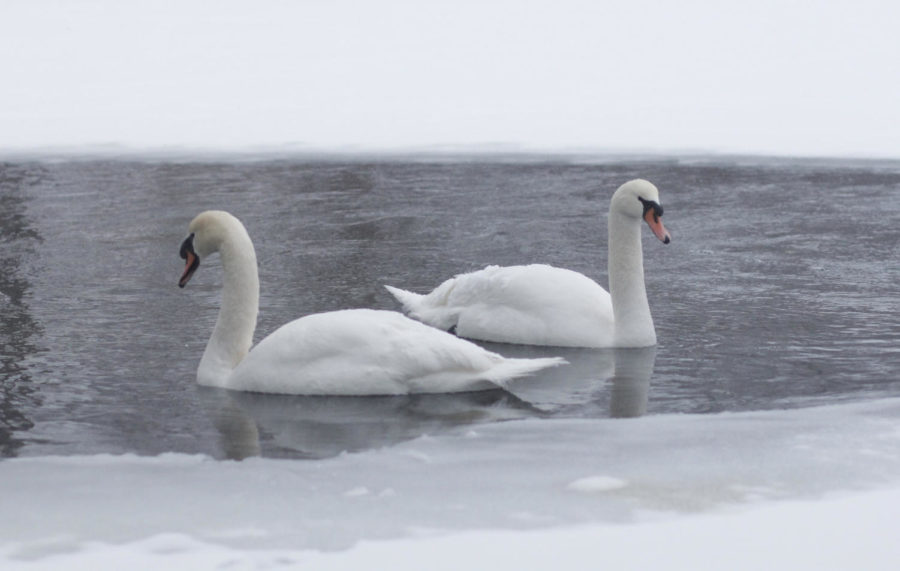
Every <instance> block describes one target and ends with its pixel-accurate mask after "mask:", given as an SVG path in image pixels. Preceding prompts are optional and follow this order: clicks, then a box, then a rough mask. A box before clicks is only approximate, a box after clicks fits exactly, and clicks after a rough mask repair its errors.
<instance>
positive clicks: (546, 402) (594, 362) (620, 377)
mask: <svg viewBox="0 0 900 571" xmlns="http://www.w3.org/2000/svg"><path fill="white" fill-rule="evenodd" d="M482 345H484V346H485V347H486V348H487V349H489V350H492V351H496V352H499V353H502V354H503V355H504V356H507V357H536V356H545V355H550V354H552V355H554V356H557V355H558V356H560V357H563V358H565V359H566V360H567V361H568V362H569V366H566V367H557V368H554V369H549V370H545V371H542V372H540V373H538V374H537V375H535V376H533V377H527V378H523V379H518V380H517V381H514V382H512V383H510V385H509V388H508V390H501V389H497V390H487V391H478V392H469V393H453V394H421V395H404V396H374V397H347V396H335V397H329V396H291V395H272V394H263V393H250V392H239V391H228V390H225V389H218V388H208V387H198V390H199V395H200V398H201V400H202V401H203V404H204V406H205V408H206V409H207V410H208V412H209V415H210V417H211V418H212V420H213V423H214V424H215V427H216V430H217V431H218V433H219V436H220V438H221V441H222V448H223V454H224V455H225V457H227V458H230V459H242V458H247V457H250V456H267V457H289V458H327V457H331V456H336V455H338V454H341V453H343V452H359V451H363V450H369V449H373V448H381V447H385V446H392V445H394V444H398V443H400V442H404V441H407V440H413V439H415V438H418V437H421V436H423V435H426V434H439V433H442V432H446V431H448V430H453V429H457V428H460V427H465V426H470V425H479V424H486V423H493V422H501V421H505V420H516V419H524V418H554V417H556V418H604V417H612V418H626V417H636V416H641V415H643V414H644V413H645V412H646V410H647V399H648V393H649V388H650V377H651V376H652V374H653V366H654V362H655V359H656V347H648V348H643V349H559V348H544V347H529V346H518V345H506V344H492V343H483V344H482Z"/></svg>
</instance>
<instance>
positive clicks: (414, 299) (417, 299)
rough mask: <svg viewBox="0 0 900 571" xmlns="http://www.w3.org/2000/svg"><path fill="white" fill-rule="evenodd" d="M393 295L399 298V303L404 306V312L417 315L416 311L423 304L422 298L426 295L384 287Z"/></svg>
mask: <svg viewBox="0 0 900 571" xmlns="http://www.w3.org/2000/svg"><path fill="white" fill-rule="evenodd" d="M384 287H385V289H387V290H388V291H389V292H391V295H392V296H394V297H395V298H397V301H399V302H400V304H401V305H402V306H403V311H405V312H406V313H415V311H416V309H417V308H418V307H419V305H420V304H421V303H422V298H423V297H425V296H424V295H421V294H418V293H413V292H411V291H406V290H405V289H400V288H398V287H394V286H389V285H386V286H384Z"/></svg>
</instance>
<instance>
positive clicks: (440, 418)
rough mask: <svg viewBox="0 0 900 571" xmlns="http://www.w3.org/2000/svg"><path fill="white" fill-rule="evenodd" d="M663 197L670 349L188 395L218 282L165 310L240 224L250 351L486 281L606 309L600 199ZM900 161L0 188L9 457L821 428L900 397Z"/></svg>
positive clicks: (136, 165) (2, 374) (88, 174)
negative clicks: (803, 422)
mask: <svg viewBox="0 0 900 571" xmlns="http://www.w3.org/2000/svg"><path fill="white" fill-rule="evenodd" d="M635 177H643V178H647V179H650V180H651V181H653V182H655V183H656V184H657V185H658V186H659V188H660V191H661V196H662V201H663V204H664V205H665V210H666V216H665V221H666V225H667V227H668V229H669V230H670V231H671V232H672V235H673V242H672V243H671V244H670V245H668V246H664V245H662V244H661V243H659V242H657V241H656V240H655V239H654V238H653V237H652V236H650V234H649V232H646V231H645V232H644V252H645V267H646V280H647V288H648V292H649V297H650V303H651V308H652V311H653V316H654V320H655V322H656V326H657V334H658V337H659V346H658V347H657V348H656V349H655V350H645V351H591V350H565V351H564V350H554V349H547V348H530V347H515V346H504V345H491V346H490V348H491V349H494V350H498V351H500V352H503V353H508V354H515V355H548V354H561V355H564V356H565V357H566V358H568V359H569V361H570V362H571V363H572V364H571V365H570V366H569V367H566V368H560V369H557V370H555V371H553V372H552V373H549V374H547V375H541V376H538V377H536V378H532V379H528V380H526V381H524V382H522V383H520V384H519V385H517V387H516V390H514V392H513V393H505V392H501V391H497V392H488V393H483V394H469V395H446V396H418V397H397V398H321V397H319V398H302V397H273V396H263V395H250V394H234V393H229V392H226V391H220V390H212V389H204V388H201V387H198V386H196V385H195V383H194V374H195V368H196V365H197V363H198V361H199V358H200V355H201V353H202V351H203V347H204V345H205V343H206V339H207V338H208V335H209V333H210V331H211V328H212V324H213V322H214V320H215V317H216V312H217V309H218V301H217V297H218V293H219V285H220V283H221V276H220V273H219V269H220V268H219V265H218V262H217V260H210V261H208V262H206V263H204V265H203V267H201V269H200V271H199V272H198V273H197V275H196V276H195V278H194V280H193V281H192V282H191V284H190V285H189V286H188V288H186V289H185V290H179V289H178V288H177V287H176V285H175V284H176V281H177V279H178V276H179V275H180V272H181V269H182V268H181V264H182V261H181V260H180V259H179V257H178V246H179V244H180V242H181V240H182V239H183V237H184V234H185V231H186V227H187V223H188V222H189V221H190V219H191V218H192V217H193V216H194V215H195V214H196V213H198V212H199V211H201V210H204V209H207V208H220V209H226V210H230V211H231V212H233V213H234V214H236V215H237V216H238V217H240V218H241V219H242V220H243V221H244V223H245V224H246V226H247V228H248V230H249V232H250V234H251V236H252V237H253V239H254V241H255V244H256V248H257V255H258V257H259V262H260V280H261V284H262V292H261V302H260V304H261V312H260V322H259V327H258V330H257V339H259V338H261V337H262V336H264V335H265V334H267V333H269V332H271V331H272V330H274V329H275V328H276V327H277V326H278V325H280V324H281V323H283V322H285V321H287V320H289V319H292V318H295V317H299V316H302V315H305V314H308V313H313V312H319V311H327V310H334V309H340V308H346V307H377V308H390V309H394V308H396V305H395V304H394V302H393V300H392V298H391V297H390V296H389V294H387V292H386V291H384V290H383V288H382V287H381V285H382V284H386V283H387V284H394V285H398V286H402V287H405V288H408V289H413V290H418V291H426V290H428V289H430V288H431V287H433V286H434V285H436V284H438V283H439V282H440V281H442V280H444V279H445V278H447V277H449V276H451V275H453V274H455V273H459V272H463V271H468V270H473V269H477V268H481V267H483V266H484V265H486V264H490V263H493V264H520V263H529V262H546V263H551V264H554V265H558V266H563V267H567V268H571V269H574V270H577V271H580V272H583V273H585V274H587V275H588V276H591V277H593V278H595V279H597V280H598V281H599V282H600V283H601V284H603V285H604V286H605V285H606V268H605V265H606V222H605V213H606V210H607V207H608V201H609V196H610V195H611V194H612V192H613V191H614V190H615V188H616V187H617V186H618V185H619V184H621V183H622V182H624V181H626V180H628V179H630V178H635ZM898 222H900V163H891V162H864V161H856V162H840V161H789V160H763V159H754V160H731V159H727V158H717V159H691V160H662V159H647V160H629V161H618V162H617V161H615V160H606V161H603V160H598V161H585V160H567V159H560V158H548V159H541V158H535V157H529V158H527V159H525V158H517V159H505V160H504V159H500V158H497V159H490V158H480V159H477V160H467V159H452V160H450V159H448V160H436V159H431V160H427V159H422V158H418V159H415V158H413V159H382V160H374V159H359V160H350V159H344V160H341V161H336V160H313V159H306V160H299V159H297V160H254V161H238V160H235V161H223V162H214V161H207V162H190V161H177V162H171V161H170V162H163V161H128V160H93V161H89V160H83V161H70V162H58V163H53V162H27V161H22V162H17V163H5V164H0V244H2V250H0V292H2V295H0V381H2V387H0V455H3V456H14V455H42V454H76V453H107V452H108V453H122V452H136V453H139V454H156V453H161V452H166V451H177V452H189V453H191V452H200V453H207V454H211V455H213V456H215V457H226V456H227V457H241V456H246V455H248V454H259V453H261V454H263V455H268V456H285V457H318V456H327V455H332V454H337V453H339V452H341V451H342V450H363V449H366V448H370V447H378V446H389V445H391V444H392V443H395V442H398V441H402V440H404V439H408V438H414V437H416V436H419V435H421V434H425V433H429V434H434V433H436V432H440V431H442V430H446V429H448V428H451V427H455V428H459V427H465V426H466V425H477V424H478V423H484V422H496V421H502V420H508V419H515V418H523V417H540V418H546V419H547V420H548V422H551V421H552V419H554V418H559V417H567V418H571V417H592V418H594V417H609V416H616V417H618V416H637V415H641V414H661V413H672V412H677V413H714V412H720V411H742V410H751V409H773V408H792V407H801V406H809V405H815V404H824V403H834V402H842V401H852V400H865V399H871V398H879V397H884V396H896V395H898V394H900V375H898V372H900V343H898V341H900V324H898V315H897V302H898V283H900V280H898V277H900V265H898V254H897V252H898V251H900V248H898V242H900V224H898Z"/></svg>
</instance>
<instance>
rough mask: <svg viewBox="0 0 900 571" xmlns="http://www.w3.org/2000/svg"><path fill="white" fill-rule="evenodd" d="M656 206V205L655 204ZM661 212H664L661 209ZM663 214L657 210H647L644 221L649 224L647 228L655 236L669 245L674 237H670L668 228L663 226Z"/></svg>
mask: <svg viewBox="0 0 900 571" xmlns="http://www.w3.org/2000/svg"><path fill="white" fill-rule="evenodd" d="M654 206H656V204H655V203H654ZM660 210H662V209H661V208H660ZM660 216H661V214H660V213H659V211H658V210H657V209H656V208H647V209H645V211H644V221H645V222H646V223H647V226H649V227H650V230H652V231H653V234H654V235H655V236H656V237H657V238H659V239H660V240H662V243H663V244H668V243H669V242H670V241H671V240H672V237H671V236H670V235H669V231H668V230H666V227H665V226H663V223H662V218H660Z"/></svg>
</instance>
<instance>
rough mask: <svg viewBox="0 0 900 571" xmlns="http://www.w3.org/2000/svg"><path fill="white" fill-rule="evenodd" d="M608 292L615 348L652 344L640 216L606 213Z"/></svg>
mask: <svg viewBox="0 0 900 571" xmlns="http://www.w3.org/2000/svg"><path fill="white" fill-rule="evenodd" d="M609 294H610V296H611V297H612V306H613V315H614V318H615V344H616V346H618V347H647V346H650V345H655V344H656V331H655V330H654V328H653V318H652V317H651V316H650V304H649V303H648V301H647V290H646V288H645V287H644V254H643V250H642V248H641V223H640V219H639V218H638V219H635V218H630V217H628V216H625V215H624V214H619V213H616V212H610V214H609Z"/></svg>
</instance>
